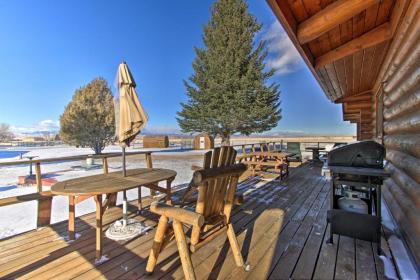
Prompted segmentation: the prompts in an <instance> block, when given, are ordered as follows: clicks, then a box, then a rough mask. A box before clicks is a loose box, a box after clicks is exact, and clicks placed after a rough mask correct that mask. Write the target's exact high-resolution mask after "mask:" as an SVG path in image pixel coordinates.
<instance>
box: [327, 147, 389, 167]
mask: <svg viewBox="0 0 420 280" xmlns="http://www.w3.org/2000/svg"><path fill="white" fill-rule="evenodd" d="M384 157H385V148H384V146H382V145H381V144H379V143H377V142H375V141H360V142H355V143H351V144H348V145H345V146H340V147H337V148H334V149H333V150H331V151H330V152H329V153H328V165H330V166H349V167H367V168H383V161H384Z"/></svg>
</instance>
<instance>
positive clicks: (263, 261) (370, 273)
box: [0, 165, 389, 279]
mask: <svg viewBox="0 0 420 280" xmlns="http://www.w3.org/2000/svg"><path fill="white" fill-rule="evenodd" d="M240 191H243V192H245V203H244V204H243V205H241V206H239V207H236V208H235V209H234V212H233V217H232V218H233V223H234V225H235V230H236V232H237V235H238V241H239V243H240V245H241V247H242V253H243V255H244V258H245V260H246V261H247V262H249V263H250V265H251V267H252V270H251V271H250V272H245V271H243V270H242V269H240V268H237V267H236V266H235V264H234V259H233V257H232V255H231V252H230V249H229V245H228V244H227V241H226V239H225V236H223V235H221V236H219V237H218V238H216V239H215V240H213V242H212V243H210V244H209V245H207V246H205V247H203V248H202V249H200V250H199V251H198V252H196V253H195V254H193V255H192V260H193V265H194V267H195V271H196V275H197V276H198V277H199V278H200V279H205V278H211V279H215V278H220V279H222V278H233V279H245V278H248V279H265V278H270V279H288V278H294V279H309V278H317V279H334V278H335V279H376V278H378V279H384V278H385V277H384V268H383V265H382V261H380V260H379V258H378V256H377V254H376V250H375V248H376V247H375V246H373V245H372V244H371V243H370V242H365V241H360V240H354V239H352V238H348V237H344V236H334V241H335V242H334V245H326V244H325V240H326V238H327V229H328V227H327V224H326V211H327V209H328V206H329V199H328V192H329V183H328V181H327V180H325V179H324V178H323V177H321V176H320V169H319V168H314V167H311V166H310V165H304V166H302V167H299V168H294V169H293V170H292V171H291V174H290V176H289V177H288V178H287V179H285V180H283V181H277V180H274V181H264V180H257V179H253V180H249V181H246V182H243V183H242V184H241V185H240ZM149 202H150V201H149ZM132 209H133V210H134V209H135V207H134V206H133V207H132ZM282 211H284V212H285V215H284V218H283V219H281V218H280V217H281V212H282ZM120 216H121V209H120V208H118V207H115V208H112V209H109V210H107V212H106V213H105V216H104V224H109V223H111V222H112V221H114V220H115V219H117V218H119V217H120ZM132 216H133V217H134V214H133V215H132ZM136 218H137V219H139V220H146V223H147V224H149V225H153V226H155V225H156V222H157V217H156V216H153V215H152V214H146V215H144V216H136ZM94 222H95V217H94V214H89V215H85V216H83V217H81V218H80V219H79V218H78V219H77V221H76V231H77V232H78V233H80V234H81V236H80V238H78V239H77V240H76V241H74V242H73V243H67V242H66V241H64V240H63V238H62V236H63V235H65V234H66V227H67V222H63V223H59V224H56V225H53V226H51V227H44V228H40V229H38V230H34V231H31V232H27V233H24V234H21V235H18V236H15V237H12V238H9V239H6V240H2V241H0V278H1V279H9V278H22V279H29V278H30V279H94V278H102V279H138V278H142V279H144V278H147V279H157V278H163V279H173V278H176V279H178V278H182V277H183V272H182V268H181V266H180V260H179V257H178V253H177V249H176V245H175V243H173V244H170V245H169V246H168V247H167V248H165V250H164V251H163V252H162V253H161V256H160V257H159V263H158V266H157V268H156V271H155V273H154V274H153V275H152V276H146V275H145V266H146V261H147V257H148V254H149V250H150V247H151V244H152V239H153V237H154V230H153V231H151V232H149V234H147V235H143V236H141V237H138V238H136V239H134V240H131V241H128V242H115V241H112V240H109V239H107V238H104V252H105V254H107V255H108V257H109V258H110V259H109V260H108V261H107V262H105V263H103V264H101V265H97V266H95V265H94V258H95V230H94V227H93V225H94ZM382 246H383V249H384V250H385V251H387V250H389V249H388V247H387V245H386V242H383V245H382ZM388 253H389V252H388Z"/></svg>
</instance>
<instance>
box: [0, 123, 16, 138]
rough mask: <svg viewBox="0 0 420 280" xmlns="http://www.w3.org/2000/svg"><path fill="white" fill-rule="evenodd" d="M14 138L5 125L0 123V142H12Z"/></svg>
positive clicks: (8, 127)
mask: <svg viewBox="0 0 420 280" xmlns="http://www.w3.org/2000/svg"><path fill="white" fill-rule="evenodd" d="M13 137H14V135H13V133H12V132H11V131H10V126H9V125H8V124H7V123H0V142H4V141H8V140H12V139H13Z"/></svg>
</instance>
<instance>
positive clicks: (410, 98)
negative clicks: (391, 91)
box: [384, 88, 420, 120]
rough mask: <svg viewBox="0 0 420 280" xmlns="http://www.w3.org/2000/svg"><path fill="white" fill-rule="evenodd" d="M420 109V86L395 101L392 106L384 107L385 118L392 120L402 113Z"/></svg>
mask: <svg viewBox="0 0 420 280" xmlns="http://www.w3.org/2000/svg"><path fill="white" fill-rule="evenodd" d="M419 109H420V88H418V89H417V90H416V91H415V92H413V93H411V94H406V95H405V96H404V97H403V98H400V99H398V100H397V101H395V102H394V103H393V104H392V105H391V106H386V107H385V108H384V119H386V120H391V119H394V118H396V117H398V116H400V115H402V114H407V113H410V112H413V111H417V110H419Z"/></svg>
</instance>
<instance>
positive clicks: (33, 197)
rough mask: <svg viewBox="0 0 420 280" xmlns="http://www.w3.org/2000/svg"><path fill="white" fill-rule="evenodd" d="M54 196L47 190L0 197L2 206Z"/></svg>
mask: <svg viewBox="0 0 420 280" xmlns="http://www.w3.org/2000/svg"><path fill="white" fill-rule="evenodd" d="M52 196H54V195H53V194H52V193H51V192H50V191H45V192H41V193H31V194H24V195H19V196H13V197H6V198H2V199H0V207H1V206H7V205H12V204H17V203H22V202H28V201H35V200H46V199H50V198H51V197H52Z"/></svg>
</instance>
